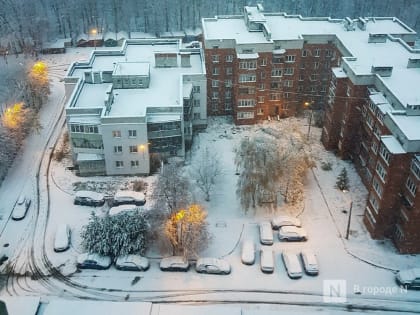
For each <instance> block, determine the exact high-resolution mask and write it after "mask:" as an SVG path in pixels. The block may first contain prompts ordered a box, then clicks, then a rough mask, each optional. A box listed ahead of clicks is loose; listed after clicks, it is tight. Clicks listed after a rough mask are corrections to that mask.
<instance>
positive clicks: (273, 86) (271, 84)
mask: <svg viewBox="0 0 420 315" xmlns="http://www.w3.org/2000/svg"><path fill="white" fill-rule="evenodd" d="M279 87H280V82H271V83H270V88H271V89H278V88H279Z"/></svg>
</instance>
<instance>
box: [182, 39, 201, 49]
mask: <svg viewBox="0 0 420 315" xmlns="http://www.w3.org/2000/svg"><path fill="white" fill-rule="evenodd" d="M185 47H186V48H200V42H199V41H196V40H194V41H192V42H191V43H188V44H187V45H185Z"/></svg>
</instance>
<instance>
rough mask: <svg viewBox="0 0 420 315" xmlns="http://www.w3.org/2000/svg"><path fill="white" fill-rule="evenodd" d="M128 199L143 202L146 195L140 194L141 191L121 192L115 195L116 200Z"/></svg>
mask: <svg viewBox="0 0 420 315" xmlns="http://www.w3.org/2000/svg"><path fill="white" fill-rule="evenodd" d="M127 197H130V198H133V199H138V200H143V199H144V198H145V197H144V193H142V192H139V191H133V190H119V191H117V192H116V193H115V195H114V199H117V198H127Z"/></svg>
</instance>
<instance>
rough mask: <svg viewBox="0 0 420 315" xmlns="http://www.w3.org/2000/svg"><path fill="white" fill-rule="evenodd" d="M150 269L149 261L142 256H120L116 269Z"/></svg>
mask: <svg viewBox="0 0 420 315" xmlns="http://www.w3.org/2000/svg"><path fill="white" fill-rule="evenodd" d="M149 267H150V263H149V259H147V258H146V257H143V256H140V255H133V254H131V255H123V256H119V257H118V258H117V260H116V262H115V268H117V269H118V270H128V271H146V270H147V269H149Z"/></svg>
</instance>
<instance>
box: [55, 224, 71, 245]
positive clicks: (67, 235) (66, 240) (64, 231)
mask: <svg viewBox="0 0 420 315" xmlns="http://www.w3.org/2000/svg"><path fill="white" fill-rule="evenodd" d="M70 240H71V230H70V227H69V225H68V224H60V225H59V226H58V227H57V231H56V232H55V238H54V251H55V252H64V251H65V250H67V249H68V248H69V247H70Z"/></svg>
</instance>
